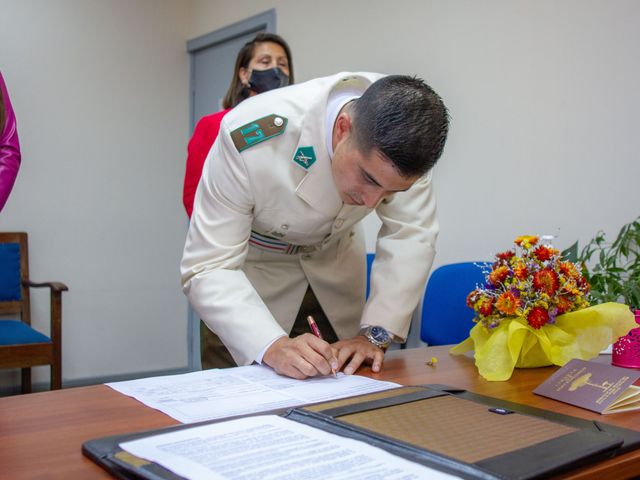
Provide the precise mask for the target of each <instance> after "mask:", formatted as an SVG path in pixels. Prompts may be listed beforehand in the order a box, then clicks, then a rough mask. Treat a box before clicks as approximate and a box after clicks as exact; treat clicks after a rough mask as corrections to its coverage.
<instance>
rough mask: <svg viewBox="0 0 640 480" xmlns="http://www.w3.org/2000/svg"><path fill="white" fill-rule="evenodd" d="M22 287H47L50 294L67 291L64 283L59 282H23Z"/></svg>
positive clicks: (67, 288)
mask: <svg viewBox="0 0 640 480" xmlns="http://www.w3.org/2000/svg"><path fill="white" fill-rule="evenodd" d="M24 285H25V286H26V287H33V288H41V287H49V288H50V289H51V292H52V293H53V292H66V291H67V290H69V287H67V286H66V285H65V284H64V283H61V282H41V283H36V282H32V281H31V280H25V281H24Z"/></svg>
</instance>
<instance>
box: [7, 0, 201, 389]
mask: <svg viewBox="0 0 640 480" xmlns="http://www.w3.org/2000/svg"><path fill="white" fill-rule="evenodd" d="M188 7H189V4H188V3H185V2H181V1H179V0H164V1H158V0H136V1H129V0H109V1H100V0H56V1H55V2H50V1H36V0H27V1H22V0H0V70H2V73H3V76H4V77H5V80H6V81H7V83H8V87H9V92H10V95H11V99H12V102H13V106H14V109H15V110H16V114H17V118H18V130H19V135H20V142H21V145H22V154H23V161H22V162H23V163H22V168H21V170H20V173H19V176H18V179H17V182H16V185H15V188H14V191H13V193H12V195H11V197H10V198H9V201H8V203H7V205H6V207H5V209H4V210H3V212H2V213H1V214H0V229H1V230H5V231H6V230H24V231H26V232H28V233H29V235H30V238H29V241H30V261H31V277H32V278H33V279H35V280H36V281H44V280H59V281H62V282H65V283H66V284H67V285H68V286H69V292H67V293H65V294H64V295H63V376H64V381H65V382H67V383H68V384H69V383H72V384H73V383H74V381H78V380H80V381H82V380H83V379H90V378H95V377H102V376H111V375H119V374H129V373H136V372H149V371H157V370H164V369H176V368H184V367H186V365H187V354H186V331H187V329H186V311H187V307H186V301H185V298H184V296H183V294H182V292H181V290H180V282H179V271H178V264H179V260H180V257H181V253H182V247H183V244H184V237H185V232H186V225H187V222H186V216H185V214H184V211H183V209H182V206H181V187H182V179H183V175H184V158H185V145H186V141H187V139H188V108H189V107H188V105H189V104H188V74H189V72H188V55H187V53H186V50H185V42H186V38H187V35H186V32H185V27H186V20H187V12H188V10H187V8H188ZM33 317H34V322H33V323H34V325H36V326H37V327H39V328H42V329H44V330H46V331H48V321H49V320H48V296H47V295H44V294H42V293H38V294H37V295H36V297H35V302H34V313H33ZM36 373H37V374H36V377H35V380H36V381H37V382H42V381H46V382H48V379H49V375H48V369H45V368H44V367H39V368H38V369H37V372H36ZM15 378H17V375H13V377H8V376H7V373H6V372H5V373H4V374H3V376H0V386H6V384H7V383H8V382H10V381H12V380H14V379H15Z"/></svg>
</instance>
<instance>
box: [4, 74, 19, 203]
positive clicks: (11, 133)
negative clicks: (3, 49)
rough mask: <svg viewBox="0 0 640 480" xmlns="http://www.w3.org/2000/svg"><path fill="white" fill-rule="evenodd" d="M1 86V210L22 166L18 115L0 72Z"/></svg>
mask: <svg viewBox="0 0 640 480" xmlns="http://www.w3.org/2000/svg"><path fill="white" fill-rule="evenodd" d="M0 88H1V89H2V99H3V101H4V109H5V112H6V120H5V126H4V129H3V130H2V132H0V211H1V210H2V209H3V207H4V204H5V203H6V201H7V198H8V197H9V194H10V193H11V189H12V188H13V183H14V182H15V180H16V176H17V175H18V169H19V168H20V142H19V141H18V130H17V128H16V116H15V114H14V113H13V108H12V107H11V100H9V92H7V87H6V86H5V84H4V79H3V78H2V73H0Z"/></svg>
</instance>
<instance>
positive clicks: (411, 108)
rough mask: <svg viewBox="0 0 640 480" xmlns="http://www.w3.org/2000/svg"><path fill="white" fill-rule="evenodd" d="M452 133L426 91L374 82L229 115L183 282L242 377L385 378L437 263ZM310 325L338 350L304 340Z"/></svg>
mask: <svg viewBox="0 0 640 480" xmlns="http://www.w3.org/2000/svg"><path fill="white" fill-rule="evenodd" d="M447 131H448V114H447V110H446V107H445V106H444V104H443V102H442V100H441V99H440V97H439V96H438V95H437V94H436V93H435V92H434V91H433V90H432V89H431V88H430V87H429V86H428V85H426V84H425V83H424V82H423V81H422V80H420V79H416V78H412V77H407V76H397V75H396V76H387V77H385V76H383V75H380V74H373V73H340V74H337V75H333V76H330V77H325V78H320V79H316V80H311V81H309V82H306V83H301V84H297V85H294V86H291V87H286V88H282V89H278V90H273V91H271V92H267V93H264V94H262V95H259V96H256V97H254V98H250V99H248V100H246V101H244V102H243V103H241V104H240V105H239V106H238V107H236V108H235V109H234V110H233V111H231V112H230V113H229V114H227V116H226V117H225V118H224V120H223V122H222V125H221V128H220V133H219V136H218V138H217V140H216V142H215V143H214V145H213V147H212V149H211V151H210V152H209V156H208V158H207V160H206V162H205V165H204V169H203V173H202V179H201V181H200V184H199V186H198V190H197V193H196V197H195V203H194V212H193V216H192V220H191V224H190V227H189V232H188V235H187V241H186V245H185V250H184V256H183V259H182V265H181V273H182V282H183V286H184V291H185V293H186V295H187V296H188V298H189V301H190V302H191V305H192V306H193V308H194V310H195V311H196V312H197V313H198V314H199V315H200V318H202V319H203V321H204V322H205V323H206V324H207V326H208V327H209V328H210V329H211V330H212V331H213V332H215V333H216V334H217V335H218V336H219V338H220V340H221V341H222V343H223V344H224V346H226V348H227V349H228V351H229V352H230V354H231V356H232V357H233V360H234V361H235V363H237V364H238V365H247V364H250V363H252V362H258V363H265V364H267V365H269V366H271V367H272V368H274V369H275V370H276V371H277V372H278V373H281V374H283V375H288V376H291V377H294V378H305V377H309V376H315V375H327V374H329V373H331V371H332V369H333V370H340V369H343V370H344V372H345V373H347V374H350V373H353V372H354V371H355V370H356V369H357V368H358V367H359V366H360V365H361V364H362V363H363V362H367V363H371V364H372V370H373V371H379V370H380V368H381V366H382V361H383V358H384V351H385V350H386V347H387V346H388V345H389V343H390V342H391V341H392V340H393V341H403V340H404V339H405V338H406V336H407V333H408V329H409V323H410V319H411V313H412V311H413V309H414V308H415V306H416V305H417V303H418V301H419V298H420V294H421V292H422V290H423V288H424V283H425V281H426V277H427V274H428V272H429V269H430V268H431V264H432V261H433V257H434V254H435V249H434V248H435V241H436V237H437V233H438V225H437V219H436V208H435V199H434V194H433V191H432V188H431V168H432V167H433V165H434V164H435V162H436V161H437V160H438V158H439V157H440V155H441V154H442V150H443V148H444V143H445V140H446V136H447ZM372 209H375V210H376V213H377V214H378V216H379V217H380V219H381V221H382V227H381V229H380V232H379V234H378V239H377V244H376V257H375V261H374V264H373V269H372V273H371V293H370V296H369V299H368V300H367V302H366V305H365V301H364V295H365V280H366V279H365V276H366V264H365V257H366V256H365V247H364V236H363V232H362V229H361V225H360V224H359V222H360V220H361V219H362V218H364V217H365V216H366V215H367V214H368V213H370V212H371V211H372ZM303 299H304V301H303ZM310 313H314V314H315V315H316V317H320V318H319V320H320V321H319V322H318V323H319V324H320V326H321V330H323V332H324V333H325V339H326V340H329V341H330V342H333V343H331V344H330V343H328V342H326V341H324V340H322V339H319V338H317V337H315V336H313V335H311V334H309V333H307V334H301V333H302V332H303V331H304V328H302V329H301V328H300V327H301V325H302V324H303V323H304V319H306V315H307V314H310ZM317 320H318V319H317ZM294 323H295V325H294ZM290 334H292V335H291V336H290ZM295 335H298V336H295ZM292 337H294V338H292ZM335 340H338V341H335Z"/></svg>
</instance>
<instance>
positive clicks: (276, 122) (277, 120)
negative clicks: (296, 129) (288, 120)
mask: <svg viewBox="0 0 640 480" xmlns="http://www.w3.org/2000/svg"><path fill="white" fill-rule="evenodd" d="M283 123H284V120H282V119H281V118H280V117H276V118H274V119H273V124H274V125H275V126H276V127H281V126H282V124H283Z"/></svg>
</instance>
